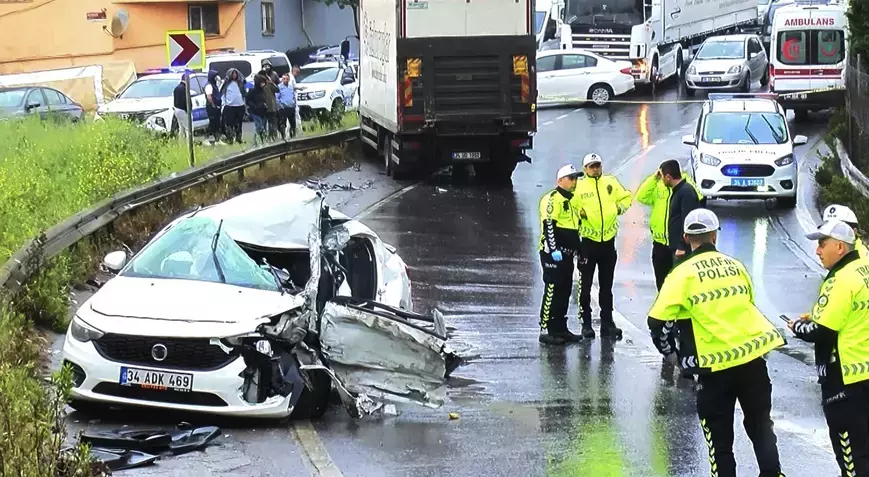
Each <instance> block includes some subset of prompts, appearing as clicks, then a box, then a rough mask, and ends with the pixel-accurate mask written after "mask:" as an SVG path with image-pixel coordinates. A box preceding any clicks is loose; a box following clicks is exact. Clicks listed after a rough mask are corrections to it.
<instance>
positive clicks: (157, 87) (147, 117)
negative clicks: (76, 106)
mask: <svg viewBox="0 0 869 477" xmlns="http://www.w3.org/2000/svg"><path fill="white" fill-rule="evenodd" d="M181 76H182V74H181V73H157V74H152V75H146V76H141V77H139V79H137V80H136V81H133V82H132V83H130V85H129V86H127V87H126V88H125V89H124V90H123V91H121V92H120V93H119V94H118V95H117V96H116V97H115V99H114V100H112V101H110V102H108V103H106V104H103V105H102V106H100V107H99V108H98V109H97V113H96V116H95V119H100V118H102V117H105V116H108V115H113V116H117V117H120V118H122V119H128V120H130V121H133V122H135V123H138V124H142V125H144V126H145V127H146V128H148V129H150V130H152V131H156V132H159V133H172V134H174V133H176V132H178V130H179V128H178V121H177V120H176V119H175V96H174V91H175V87H176V86H178V83H180V82H181ZM190 78H191V80H190V102H191V105H192V106H193V130H194V131H199V130H204V129H206V128H207V127H208V112H207V111H206V110H205V103H206V100H205V85H206V84H208V76H207V75H204V74H192V75H190Z"/></svg>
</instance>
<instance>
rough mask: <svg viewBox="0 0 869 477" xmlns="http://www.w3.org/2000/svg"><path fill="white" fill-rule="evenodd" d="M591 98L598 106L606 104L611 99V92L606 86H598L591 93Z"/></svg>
mask: <svg viewBox="0 0 869 477" xmlns="http://www.w3.org/2000/svg"><path fill="white" fill-rule="evenodd" d="M591 99H592V100H594V104H597V105H598V106H600V105H602V104H605V103H606V102H607V101H609V99H610V93H609V91H607V90H606V88H597V89H595V90H594V91H593V92H592V93H591Z"/></svg>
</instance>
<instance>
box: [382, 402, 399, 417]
mask: <svg viewBox="0 0 869 477" xmlns="http://www.w3.org/2000/svg"><path fill="white" fill-rule="evenodd" d="M383 414H384V415H385V416H397V415H398V409H396V408H395V404H387V405H385V406H383Z"/></svg>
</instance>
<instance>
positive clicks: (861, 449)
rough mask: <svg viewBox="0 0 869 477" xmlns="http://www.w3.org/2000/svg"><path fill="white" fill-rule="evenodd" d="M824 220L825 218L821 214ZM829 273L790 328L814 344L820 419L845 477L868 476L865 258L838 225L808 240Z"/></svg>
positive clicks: (868, 282) (868, 289)
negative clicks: (808, 312) (805, 315)
mask: <svg viewBox="0 0 869 477" xmlns="http://www.w3.org/2000/svg"><path fill="white" fill-rule="evenodd" d="M825 215H826V214H825ZM806 237H807V238H809V239H811V240H817V241H818V249H817V252H816V253H817V255H818V257H819V258H820V259H821V263H822V264H823V265H824V268H826V269H827V270H829V271H830V272H829V273H828V274H827V277H826V278H825V279H824V283H823V284H822V285H821V291H820V294H819V296H818V300H817V302H816V303H815V306H814V307H813V308H812V313H811V315H810V316H809V317H808V318H807V319H802V320H796V321H789V322H788V327H789V328H790V329H791V330H793V332H794V334H795V335H796V336H797V337H798V338H800V339H803V340H805V341H808V342H811V343H814V344H815V365H816V367H817V371H818V381H819V382H820V383H821V399H822V404H823V408H824V417H825V418H826V420H827V427H828V428H829V431H830V440H831V441H832V443H833V450H834V452H835V454H836V460H837V461H838V463H839V468H840V469H841V470H842V475H843V476H848V477H851V476H869V258H862V257H860V256H859V254H858V252H857V251H855V249H854V243H855V241H856V235H855V234H854V230H853V229H852V228H851V227H850V226H849V225H848V224H846V223H845V222H843V221H841V220H830V221H827V222H824V223H823V224H822V225H821V226H820V227H818V230H817V231H816V232H814V233H811V234H808V235H806Z"/></svg>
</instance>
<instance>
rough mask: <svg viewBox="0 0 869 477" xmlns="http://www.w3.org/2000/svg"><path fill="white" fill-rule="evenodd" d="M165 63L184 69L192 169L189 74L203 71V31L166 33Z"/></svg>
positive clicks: (188, 146) (191, 109) (191, 100)
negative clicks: (194, 71)
mask: <svg viewBox="0 0 869 477" xmlns="http://www.w3.org/2000/svg"><path fill="white" fill-rule="evenodd" d="M166 62H167V63H168V64H169V67H170V68H173V69H174V68H179V69H184V84H185V86H186V89H187V91H185V92H184V98H185V100H186V101H187V151H188V154H189V155H190V167H193V166H194V165H195V163H196V161H195V158H194V156H193V99H192V98H191V97H190V88H191V86H190V73H191V72H192V71H191V70H200V71H202V70H204V69H205V31H203V30H173V31H167V32H166ZM179 126H180V124H179Z"/></svg>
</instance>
